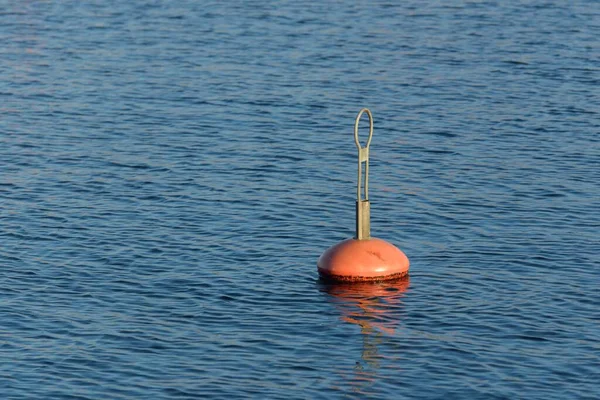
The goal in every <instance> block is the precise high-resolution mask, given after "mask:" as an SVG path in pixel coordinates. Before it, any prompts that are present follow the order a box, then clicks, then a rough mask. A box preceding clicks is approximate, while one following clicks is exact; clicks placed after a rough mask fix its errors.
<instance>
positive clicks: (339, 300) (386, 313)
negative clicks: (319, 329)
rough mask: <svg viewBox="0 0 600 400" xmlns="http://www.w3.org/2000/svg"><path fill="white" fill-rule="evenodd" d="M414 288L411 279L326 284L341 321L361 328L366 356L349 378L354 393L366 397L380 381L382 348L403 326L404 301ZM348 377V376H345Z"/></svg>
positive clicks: (324, 289)
mask: <svg viewBox="0 0 600 400" xmlns="http://www.w3.org/2000/svg"><path fill="white" fill-rule="evenodd" d="M409 286H410V278H409V277H408V276H406V277H404V278H402V279H400V280H396V281H392V282H381V283H370V282H365V283H323V286H322V289H321V290H322V291H323V292H325V293H327V294H328V295H329V299H330V300H331V301H332V303H333V304H334V305H335V306H336V308H337V309H338V310H339V311H340V319H341V320H342V321H344V322H348V323H351V324H355V325H357V326H359V327H360V331H361V334H362V342H363V343H362V345H363V346H362V347H363V349H362V353H361V357H360V361H357V362H356V365H355V367H354V371H353V373H352V376H351V377H346V379H347V380H348V381H349V382H348V383H349V386H350V387H351V388H352V389H351V390H352V391H353V392H356V393H364V394H366V390H368V387H369V386H371V385H372V384H373V383H374V382H375V381H376V380H377V376H378V374H377V370H378V369H379V367H380V364H379V362H380V360H381V359H382V358H383V356H382V355H380V354H379V349H378V346H379V345H380V344H381V343H382V342H384V341H385V336H386V335H392V334H394V333H395V331H396V327H397V325H398V323H399V322H400V316H401V314H402V297H404V295H405V294H406V292H407V290H408V288H409ZM342 374H344V375H345V373H343V372H342Z"/></svg>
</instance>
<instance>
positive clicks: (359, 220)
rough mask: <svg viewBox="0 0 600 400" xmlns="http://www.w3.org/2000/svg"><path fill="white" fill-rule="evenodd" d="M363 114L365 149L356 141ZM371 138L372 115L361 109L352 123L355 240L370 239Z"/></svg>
mask: <svg viewBox="0 0 600 400" xmlns="http://www.w3.org/2000/svg"><path fill="white" fill-rule="evenodd" d="M364 113H367V115H368V116H369V137H368V139H367V144H366V145H365V147H361V146H360V142H359V141H358V124H359V122H360V117H362V115H363V114H364ZM372 138H373V115H372V114H371V111H369V110H368V109H366V108H363V109H362V110H360V112H359V113H358V116H357V117H356V121H355V122H354V143H356V148H357V149H358V185H357V190H356V239H358V240H369V239H370V238H371V204H370V203H369V146H370V145H371V139H372ZM363 162H364V163H365V185H364V199H362V198H361V193H360V192H361V188H360V187H361V183H362V164H363Z"/></svg>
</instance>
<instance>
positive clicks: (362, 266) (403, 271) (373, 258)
mask: <svg viewBox="0 0 600 400" xmlns="http://www.w3.org/2000/svg"><path fill="white" fill-rule="evenodd" d="M409 265H410V262H409V261H408V257H406V255H405V254H404V253H403V252H402V251H401V250H400V249H399V248H397V247H396V246H394V245H393V244H390V243H388V242H386V241H385V240H381V239H377V238H370V239H368V240H357V239H346V240H344V241H343V242H340V243H338V244H336V245H334V246H332V247H330V248H329V249H327V250H326V251H325V252H324V253H323V255H321V257H320V258H319V261H318V262H317V267H318V271H319V275H321V277H323V278H325V279H328V280H335V281H347V282H365V281H383V280H391V279H399V278H402V277H404V276H405V275H407V274H408V268H409Z"/></svg>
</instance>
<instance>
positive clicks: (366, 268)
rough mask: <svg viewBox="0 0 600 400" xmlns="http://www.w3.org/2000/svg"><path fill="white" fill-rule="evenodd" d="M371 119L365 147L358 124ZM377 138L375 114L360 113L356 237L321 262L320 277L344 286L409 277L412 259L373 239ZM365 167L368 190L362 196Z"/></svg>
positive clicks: (333, 249) (357, 118) (346, 241)
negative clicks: (372, 151) (372, 160)
mask: <svg viewBox="0 0 600 400" xmlns="http://www.w3.org/2000/svg"><path fill="white" fill-rule="evenodd" d="M364 113H366V114H367V115H368V117H369V137H368V138H367V143H366V145H365V147H362V146H361V145H360V142H359V140H358V124H359V122H360V119H361V117H362V116H363V114H364ZM372 138H373V114H371V111H369V110H368V109H367V108H363V109H362V110H360V112H359V113H358V116H357V117H356V121H355V123H354V142H355V143H356V147H357V149H358V183H357V191H356V235H355V237H354V238H351V239H346V240H344V241H342V242H340V243H338V244H336V245H334V246H332V247H330V248H329V249H327V250H326V251H325V252H324V253H323V255H321V257H319V261H318V262H317V268H318V271H319V275H320V276H321V277H322V278H324V279H326V280H333V281H343V282H364V281H384V280H391V279H399V278H402V277H404V276H405V275H407V274H408V269H409V265H410V263H409V261H408V257H406V255H405V254H404V253H403V252H402V251H401V250H400V249H398V248H397V247H396V246H394V245H392V244H390V243H388V242H386V241H385V240H382V239H378V238H373V237H371V203H370V202H369V146H370V145H371V139H372ZM363 164H364V167H365V168H364V187H363V189H362V194H361V186H363V185H362V175H363Z"/></svg>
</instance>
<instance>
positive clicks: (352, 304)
mask: <svg viewBox="0 0 600 400" xmlns="http://www.w3.org/2000/svg"><path fill="white" fill-rule="evenodd" d="M409 286H410V278H409V277H408V276H406V277H404V278H402V279H400V280H397V281H392V282H380V283H370V282H365V283H341V284H338V283H330V284H324V286H323V291H324V292H326V293H327V294H329V295H331V296H332V299H333V300H334V303H335V305H336V307H337V308H338V309H339V310H340V311H341V319H342V320H343V321H345V322H349V323H351V324H356V325H359V326H360V327H361V330H362V332H363V333H370V332H372V331H373V330H375V329H377V330H380V331H382V332H385V333H388V334H393V333H394V331H395V325H396V322H398V321H397V319H396V318H394V316H398V314H397V311H399V309H400V308H401V306H402V297H403V296H404V294H405V293H406V291H407V290H408V287H409Z"/></svg>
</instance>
